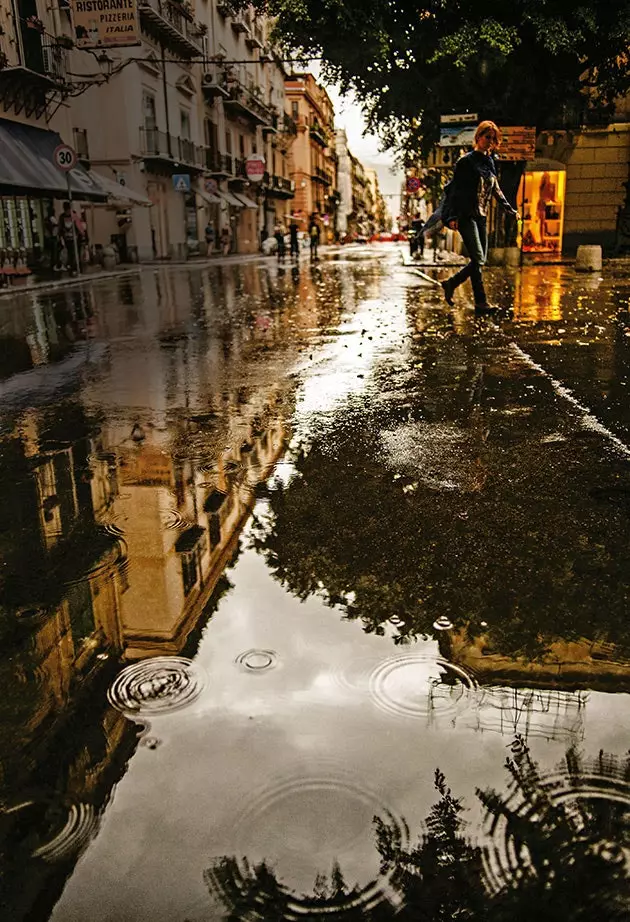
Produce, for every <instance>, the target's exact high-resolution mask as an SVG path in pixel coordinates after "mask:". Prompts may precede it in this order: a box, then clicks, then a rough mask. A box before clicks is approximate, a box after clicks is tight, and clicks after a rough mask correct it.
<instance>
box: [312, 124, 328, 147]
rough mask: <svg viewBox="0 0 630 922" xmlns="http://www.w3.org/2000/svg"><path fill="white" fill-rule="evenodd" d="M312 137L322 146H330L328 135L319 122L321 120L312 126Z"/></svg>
mask: <svg viewBox="0 0 630 922" xmlns="http://www.w3.org/2000/svg"><path fill="white" fill-rule="evenodd" d="M310 132H311V137H312V138H313V140H314V141H317V143H318V144H321V146H322V147H327V146H328V135H327V134H326V132H325V131H324V129H323V128H322V126H321V125H320V124H319V122H313V124H312V125H311V126H310Z"/></svg>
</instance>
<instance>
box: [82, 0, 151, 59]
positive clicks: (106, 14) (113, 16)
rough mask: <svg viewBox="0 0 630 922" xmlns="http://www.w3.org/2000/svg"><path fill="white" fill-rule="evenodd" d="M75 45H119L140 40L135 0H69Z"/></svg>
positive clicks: (93, 46)
mask: <svg viewBox="0 0 630 922" xmlns="http://www.w3.org/2000/svg"><path fill="white" fill-rule="evenodd" d="M72 23H73V29H74V40H75V43H76V46H77V48H120V47H125V46H127V45H139V44H140V22H139V19H138V8H137V0H72Z"/></svg>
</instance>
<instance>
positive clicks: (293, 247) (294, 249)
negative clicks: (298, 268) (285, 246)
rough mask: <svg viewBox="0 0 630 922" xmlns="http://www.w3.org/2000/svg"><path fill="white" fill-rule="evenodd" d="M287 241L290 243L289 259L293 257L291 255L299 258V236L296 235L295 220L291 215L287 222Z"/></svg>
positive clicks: (296, 226)
mask: <svg viewBox="0 0 630 922" xmlns="http://www.w3.org/2000/svg"><path fill="white" fill-rule="evenodd" d="M289 243H290V253H291V259H293V257H295V259H299V258H300V238H299V235H298V225H297V221H296V220H295V218H294V217H291V221H290V223H289Z"/></svg>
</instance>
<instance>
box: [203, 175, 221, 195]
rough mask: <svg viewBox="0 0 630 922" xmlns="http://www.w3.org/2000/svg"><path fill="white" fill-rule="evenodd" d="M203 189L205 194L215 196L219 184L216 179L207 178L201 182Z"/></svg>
mask: <svg viewBox="0 0 630 922" xmlns="http://www.w3.org/2000/svg"><path fill="white" fill-rule="evenodd" d="M203 187H204V189H205V190H206V192H208V193H210V195H216V194H217V192H218V190H219V183H218V182H217V181H216V179H212V178H211V177H207V178H206V179H204V181H203Z"/></svg>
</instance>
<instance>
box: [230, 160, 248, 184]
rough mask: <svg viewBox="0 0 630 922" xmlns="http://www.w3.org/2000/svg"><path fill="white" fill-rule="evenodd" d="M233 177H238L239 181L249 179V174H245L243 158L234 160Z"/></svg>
mask: <svg viewBox="0 0 630 922" xmlns="http://www.w3.org/2000/svg"><path fill="white" fill-rule="evenodd" d="M232 175H233V176H236V177H238V179H247V173H246V172H245V159H244V158H243V157H235V158H234V169H233V172H232Z"/></svg>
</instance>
